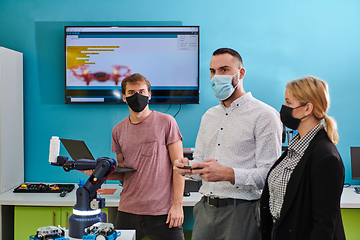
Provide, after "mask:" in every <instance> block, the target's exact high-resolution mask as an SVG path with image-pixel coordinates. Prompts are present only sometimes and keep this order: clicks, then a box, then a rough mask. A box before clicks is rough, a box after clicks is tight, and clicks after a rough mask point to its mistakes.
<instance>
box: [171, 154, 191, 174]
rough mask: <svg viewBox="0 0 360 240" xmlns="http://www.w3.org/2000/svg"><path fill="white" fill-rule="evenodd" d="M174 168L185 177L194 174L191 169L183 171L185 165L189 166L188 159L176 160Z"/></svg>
mask: <svg viewBox="0 0 360 240" xmlns="http://www.w3.org/2000/svg"><path fill="white" fill-rule="evenodd" d="M173 165H174V167H173V169H174V170H175V171H176V172H177V173H178V174H180V175H182V176H185V175H191V174H193V173H192V172H191V169H183V167H184V166H185V165H189V159H188V158H180V159H176V160H175V161H174V164H173Z"/></svg>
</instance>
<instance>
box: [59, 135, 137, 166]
mask: <svg viewBox="0 0 360 240" xmlns="http://www.w3.org/2000/svg"><path fill="white" fill-rule="evenodd" d="M60 141H61V143H62V144H63V145H64V147H65V149H66V151H67V152H68V153H69V155H70V157H71V158H72V159H73V160H75V161H76V160H78V159H90V160H95V158H94V157H93V155H92V154H91V152H90V150H89V148H88V147H87V146H86V144H85V142H84V141H82V140H73V139H64V138H60ZM134 171H136V170H135V169H133V168H128V167H119V166H117V167H116V168H115V172H120V173H121V172H134Z"/></svg>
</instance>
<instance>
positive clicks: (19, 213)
mask: <svg viewBox="0 0 360 240" xmlns="http://www.w3.org/2000/svg"><path fill="white" fill-rule="evenodd" d="M101 188H102V189H107V188H108V189H116V191H115V192H114V194H112V195H102V194H98V197H102V198H105V207H106V208H105V209H104V210H105V212H106V213H107V215H108V221H109V222H114V221H115V218H116V213H117V207H118V205H119V200H120V192H121V190H122V187H121V186H120V185H119V184H103V185H102V187H101ZM76 189H77V188H75V189H74V190H73V191H71V192H70V193H67V194H66V195H65V197H60V194H59V193H13V189H11V190H9V191H7V192H5V193H3V194H1V195H0V205H1V212H2V213H1V220H2V221H1V222H2V227H1V228H0V230H2V233H1V234H0V237H2V239H15V240H17V237H16V235H17V233H16V232H15V231H16V229H19V228H22V227H23V226H22V225H26V224H27V223H29V222H31V223H33V224H34V226H37V227H44V226H50V225H54V226H58V225H61V226H62V227H66V228H68V221H67V219H68V217H70V215H71V214H72V207H73V206H74V205H75V203H76ZM200 198H201V194H200V193H198V192H191V193H190V196H184V199H183V205H184V207H187V206H189V207H190V206H194V205H195V203H196V202H198V201H199V200H200ZM189 210H192V209H189ZM185 212H190V214H191V215H192V211H185ZM190 214H189V215H190ZM32 215H37V216H38V217H37V218H36V219H35V218H32V217H31V216H32ZM43 215H51V216H50V218H52V219H51V220H48V221H47V222H46V223H44V221H42V222H41V221H40V220H41V218H42V217H40V216H43ZM191 218H192V216H191ZM36 221H39V222H38V223H36ZM191 221H192V219H191ZM20 226H21V227H20ZM191 226H192V225H191ZM36 229H37V228H36ZM36 229H35V231H34V232H33V231H31V233H32V234H33V235H34V234H36ZM22 230H24V229H22ZM14 235H15V236H14ZM18 239H19V238H18Z"/></svg>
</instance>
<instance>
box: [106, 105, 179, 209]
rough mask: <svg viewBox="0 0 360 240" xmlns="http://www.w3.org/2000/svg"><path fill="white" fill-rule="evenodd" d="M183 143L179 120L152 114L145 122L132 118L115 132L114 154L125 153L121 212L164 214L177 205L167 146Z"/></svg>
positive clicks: (113, 141)
mask: <svg viewBox="0 0 360 240" xmlns="http://www.w3.org/2000/svg"><path fill="white" fill-rule="evenodd" d="M179 140H182V136H181V134H180V130H179V127H178V125H177V123H176V121H175V119H174V118H173V117H172V116H170V115H168V114H164V113H160V112H156V111H152V113H151V114H150V115H149V116H148V117H147V118H146V119H144V120H143V121H142V122H140V123H137V124H132V123H131V122H130V116H128V117H126V118H125V119H124V120H122V121H121V122H120V123H118V124H117V125H115V127H114V128H113V131H112V144H111V146H112V152H114V153H122V154H123V157H124V165H125V166H126V167H131V168H134V169H136V171H135V172H131V173H125V176H124V183H123V190H122V192H121V194H120V203H119V208H118V209H119V211H123V212H128V213H133V214H139V215H164V214H167V213H168V212H169V210H170V208H171V206H172V204H173V195H174V194H173V191H174V188H173V181H172V164H171V161H170V157H169V152H168V149H167V146H168V145H169V144H172V143H175V142H177V141H179Z"/></svg>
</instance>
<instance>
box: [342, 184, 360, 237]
mask: <svg viewBox="0 0 360 240" xmlns="http://www.w3.org/2000/svg"><path fill="white" fill-rule="evenodd" d="M354 187H359V186H350V187H344V189H343V193H342V195H341V202H340V207H341V215H342V220H343V224H344V230H345V236H346V239H347V240H359V239H360V228H359V223H360V194H357V193H356V192H355V190H354Z"/></svg>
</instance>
